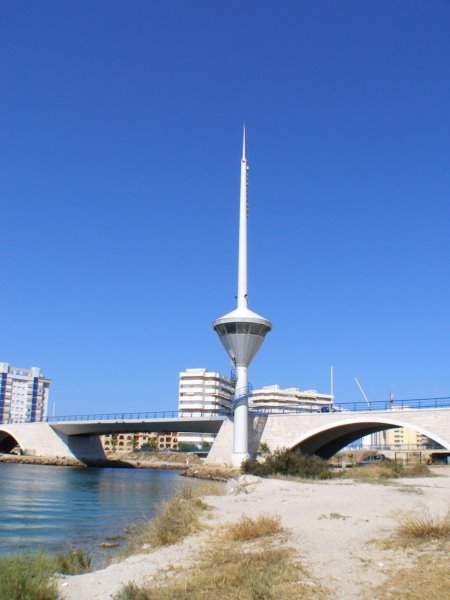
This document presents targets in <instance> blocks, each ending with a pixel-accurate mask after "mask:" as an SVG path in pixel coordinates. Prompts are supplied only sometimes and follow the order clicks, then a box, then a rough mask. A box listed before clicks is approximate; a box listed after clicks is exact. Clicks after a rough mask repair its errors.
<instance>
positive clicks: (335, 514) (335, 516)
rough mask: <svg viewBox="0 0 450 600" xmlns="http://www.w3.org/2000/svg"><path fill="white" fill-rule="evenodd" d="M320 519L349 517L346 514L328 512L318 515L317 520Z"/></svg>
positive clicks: (344, 518) (343, 518)
mask: <svg viewBox="0 0 450 600" xmlns="http://www.w3.org/2000/svg"><path fill="white" fill-rule="evenodd" d="M321 519H332V520H334V519H342V520H344V521H345V520H346V519H350V517H348V516H347V515H341V514H340V513H335V512H332V513H329V514H328V515H320V517H318V520H319V521H320V520H321Z"/></svg>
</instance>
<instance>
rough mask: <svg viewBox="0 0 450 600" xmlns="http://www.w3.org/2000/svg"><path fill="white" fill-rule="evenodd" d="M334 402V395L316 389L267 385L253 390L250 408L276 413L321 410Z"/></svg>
mask: <svg viewBox="0 0 450 600" xmlns="http://www.w3.org/2000/svg"><path fill="white" fill-rule="evenodd" d="M332 404H333V396H331V395H330V394H319V392H317V391H316V390H306V391H302V390H299V389H298V388H285V389H282V388H280V386H279V385H267V386H265V387H262V388H261V389H259V390H253V394H252V395H251V396H250V398H249V408H250V409H253V410H258V409H263V410H267V411H270V412H274V413H279V412H280V413H282V412H286V411H289V410H292V411H308V412H320V410H321V409H322V408H328V407H330V406H331V405H332Z"/></svg>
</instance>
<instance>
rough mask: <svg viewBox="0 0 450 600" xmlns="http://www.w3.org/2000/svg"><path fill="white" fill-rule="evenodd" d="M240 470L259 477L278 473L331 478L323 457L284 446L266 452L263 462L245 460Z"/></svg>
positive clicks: (310, 477) (312, 477) (311, 477)
mask: <svg viewBox="0 0 450 600" xmlns="http://www.w3.org/2000/svg"><path fill="white" fill-rule="evenodd" d="M242 471H243V472H244V473H251V474H252V475H258V476H259V477H269V476H270V475H275V474H280V475H294V476H296V477H305V478H307V479H330V478H331V471H330V466H329V464H328V463H327V462H326V461H325V460H323V458H320V457H319V456H307V455H305V454H297V453H295V452H292V451H291V450H287V449H285V448H283V449H281V450H275V451H274V452H268V453H266V454H265V460H264V462H259V461H257V460H246V461H245V462H244V463H243V464H242Z"/></svg>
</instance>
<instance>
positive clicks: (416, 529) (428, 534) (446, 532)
mask: <svg viewBox="0 0 450 600" xmlns="http://www.w3.org/2000/svg"><path fill="white" fill-rule="evenodd" d="M430 539H433V540H437V539H441V540H445V539H448V540H450V513H447V515H445V517H442V518H437V517H433V516H432V515H430V513H428V512H424V513H421V514H408V515H405V516H404V517H403V518H402V519H401V521H400V525H399V527H398V528H397V530H396V532H395V536H394V541H396V542H397V543H399V544H401V545H407V544H411V543H417V542H419V543H421V542H426V541H428V540H430Z"/></svg>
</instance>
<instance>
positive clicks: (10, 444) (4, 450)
mask: <svg viewBox="0 0 450 600" xmlns="http://www.w3.org/2000/svg"><path fill="white" fill-rule="evenodd" d="M17 446H19V448H20V450H21V451H23V448H22V446H21V445H20V443H19V441H18V440H17V439H16V438H15V437H14V436H13V435H12V434H11V433H10V432H9V431H6V430H4V429H0V454H11V450H14V448H16V447H17Z"/></svg>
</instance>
